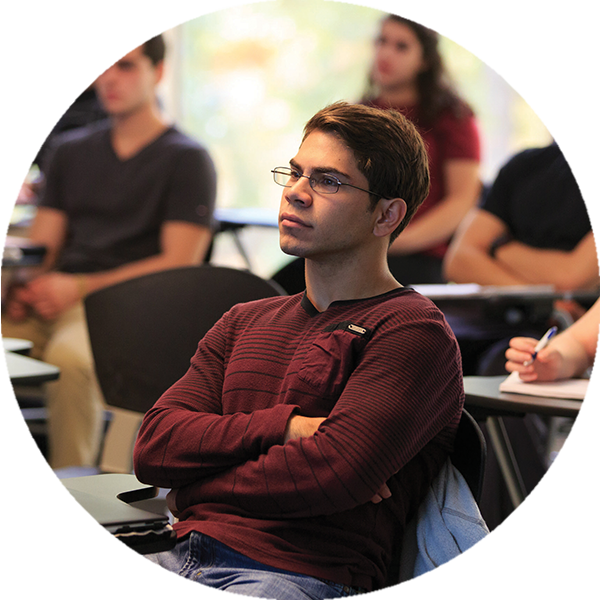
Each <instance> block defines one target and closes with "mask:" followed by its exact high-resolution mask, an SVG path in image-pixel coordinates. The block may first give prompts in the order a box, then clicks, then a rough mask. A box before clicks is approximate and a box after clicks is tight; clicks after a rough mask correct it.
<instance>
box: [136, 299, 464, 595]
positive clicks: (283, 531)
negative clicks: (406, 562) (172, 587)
mask: <svg viewBox="0 0 600 600" xmlns="http://www.w3.org/2000/svg"><path fill="white" fill-rule="evenodd" d="M463 401H464V393H463V383H462V374H461V362H460V354H459V350H458V346H457V343H456V340H455V338H454V335H453V334H452V332H451V330H450V328H449V327H448V325H447V323H446V322H445V320H444V318H443V316H442V314H441V313H440V311H439V310H438V309H437V308H436V307H435V306H434V305H433V303H431V302H430V301H429V300H428V299H426V298H424V297H422V296H421V295H419V294H418V293H417V292H415V291H413V290H410V289H407V288H401V289H398V290H394V291H392V292H388V293H387V294H384V295H381V296H378V297H375V298H368V299H364V300H352V301H342V302H334V303H333V304H332V305H331V306H330V307H329V308H328V309H327V310H326V311H324V312H322V313H319V312H318V311H317V310H316V309H315V308H314V307H313V306H312V305H311V303H310V301H309V300H308V298H307V297H306V296H304V295H302V294H299V295H296V296H288V297H276V298H270V299H266V300H260V301H257V302H251V303H247V304H242V305H238V306H235V307H234V308H233V309H232V310H231V311H229V312H228V313H226V314H225V315H224V316H223V318H222V319H221V320H220V321H219V322H218V323H217V324H216V325H215V326H214V327H213V329H212V330H211V331H209V332H208V333H207V334H206V336H205V337H204V339H203V340H202V341H201V342H200V344H199V346H198V350H197V352H196V354H195V356H194V357H193V358H192V361H191V366H190V369H189V371H188V372H187V374H186V375H185V376H184V377H183V378H182V379H180V380H179V381H178V382H177V383H175V385H173V386H172V387H171V388H170V389H169V390H168V391H167V392H165V394H164V395H163V396H162V397H161V398H160V399H159V400H158V402H157V403H156V404H155V406H154V407H153V408H152V409H151V410H150V411H149V412H148V413H147V414H146V416H145V418H144V421H143V424H142V427H141V429H140V433H139V435H138V439H137V442H136V446H135V451H134V464H135V470H136V474H137V476H138V478H139V479H140V480H141V481H143V482H146V483H149V484H153V485H157V486H160V487H167V488H179V493H178V496H177V507H178V509H179V511H180V512H181V515H180V521H179V523H177V524H176V526H175V528H176V530H177V533H178V535H179V536H183V535H186V534H187V533H189V532H190V531H192V530H196V531H200V532H202V533H204V534H206V535H209V536H211V537H213V538H215V539H217V540H219V541H221V542H222V543H224V544H226V545H227V546H229V547H231V548H233V549H235V550H237V551H238V552H241V553H242V554H244V555H246V556H248V557H250V558H253V559H254V560H258V561H260V562H262V563H264V564H268V565H271V566H273V567H276V568H281V569H286V570H290V571H295V572H298V573H304V574H307V575H312V576H314V577H320V578H323V579H329V580H332V581H335V582H337V583H343V584H347V585H352V586H358V587H363V588H366V589H367V590H372V589H376V588H379V587H381V586H382V585H383V584H384V582H385V580H386V575H387V569H388V567H389V563H390V557H391V552H392V547H393V545H394V544H397V543H399V542H398V539H399V536H400V535H401V533H402V530H403V527H404V524H405V522H406V520H407V518H410V516H411V515H412V513H413V512H414V510H415V509H416V507H417V506H418V503H419V502H420V500H421V498H422V497H423V495H424V492H425V490H426V487H427V485H428V484H429V482H430V481H431V480H432V478H433V477H434V476H435V474H436V473H437V471H438V470H439V468H440V466H441V464H442V462H443V461H444V460H445V458H446V456H447V454H448V452H449V451H451V448H452V444H453V440H454V435H455V432H456V427H457V425H458V421H459V419H460V412H461V409H462V405H463ZM294 412H295V413H299V414H302V415H305V416H312V417H327V419H326V420H325V421H324V422H323V423H322V425H321V427H320V428H319V430H318V431H317V433H316V434H315V435H314V436H312V437H311V438H303V439H298V440H293V441H290V442H288V443H286V444H285V445H284V443H283V439H284V432H285V429H286V424H287V421H288V419H289V417H290V416H291V414H292V413H294ZM385 482H388V486H389V487H390V489H391V491H392V497H391V498H390V499H388V500H384V501H383V502H381V503H380V504H373V503H372V502H370V499H371V498H372V497H373V495H374V494H375V493H376V492H377V491H378V490H379V489H380V488H381V486H382V485H383V484H384V483H385Z"/></svg>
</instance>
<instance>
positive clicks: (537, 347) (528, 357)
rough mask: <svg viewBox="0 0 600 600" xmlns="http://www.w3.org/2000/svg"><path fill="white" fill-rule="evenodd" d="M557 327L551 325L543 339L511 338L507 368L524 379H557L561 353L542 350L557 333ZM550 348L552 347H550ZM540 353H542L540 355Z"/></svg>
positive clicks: (507, 352) (529, 380) (507, 354)
mask: <svg viewBox="0 0 600 600" xmlns="http://www.w3.org/2000/svg"><path fill="white" fill-rule="evenodd" d="M556 333H557V328H556V327H551V328H550V329H549V330H548V331H547V332H546V333H545V335H544V336H543V337H542V339H541V340H539V341H538V340H535V339H533V338H526V337H515V338H512V339H511V340H510V347H509V348H508V350H507V351H506V358H507V359H508V362H507V363H506V370H507V371H509V372H513V371H517V372H518V373H519V377H520V378H521V379H522V380H523V381H528V382H531V381H536V380H539V381H551V380H553V379H556V375H557V372H558V368H559V365H560V353H557V352H554V351H550V353H548V352H542V351H543V350H544V349H545V348H546V347H547V345H548V343H549V342H550V340H551V339H552V338H553V337H554V336H555V335H556ZM549 350H550V349H549ZM540 353H542V354H541V355H540Z"/></svg>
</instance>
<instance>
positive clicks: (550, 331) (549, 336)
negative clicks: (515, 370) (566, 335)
mask: <svg viewBox="0 0 600 600" xmlns="http://www.w3.org/2000/svg"><path fill="white" fill-rule="evenodd" d="M557 331H558V327H550V329H548V331H546V333H545V334H544V337H542V339H541V340H540V341H539V342H538V343H537V344H536V346H535V348H534V350H533V354H532V355H531V360H528V361H525V362H524V363H523V366H525V367H528V366H529V365H532V364H533V361H534V360H535V359H536V358H537V355H538V352H540V350H543V349H544V348H545V347H546V346H547V345H548V342H549V341H550V340H551V339H552V338H553V337H554V336H555V335H556V332H557Z"/></svg>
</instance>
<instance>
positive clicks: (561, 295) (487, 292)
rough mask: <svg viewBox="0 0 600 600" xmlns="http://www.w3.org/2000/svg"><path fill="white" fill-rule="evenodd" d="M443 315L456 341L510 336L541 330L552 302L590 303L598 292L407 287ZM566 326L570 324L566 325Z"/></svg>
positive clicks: (544, 287) (551, 288) (474, 286)
mask: <svg viewBox="0 0 600 600" xmlns="http://www.w3.org/2000/svg"><path fill="white" fill-rule="evenodd" d="M411 287H412V288H413V289H415V290H416V291H417V292H419V293H420V294H422V295H423V296H426V297H427V298H429V299H430V300H432V301H433V302H434V303H435V304H436V305H437V306H438V307H439V308H440V310H441V311H442V312H443V313H444V314H445V316H446V320H447V321H448V323H449V325H450V327H451V328H452V330H453V331H454V334H455V335H456V337H457V338H459V339H460V338H466V339H468V338H473V339H477V338H480V339H481V338H484V339H488V338H494V337H503V336H505V335H506V336H509V337H512V335H515V334H514V331H515V328H519V327H523V326H528V325H529V326H530V325H532V324H536V323H537V324H539V325H540V328H544V327H545V326H546V324H547V320H548V318H549V317H550V316H551V315H552V313H553V310H554V302H555V301H556V300H575V301H577V302H581V303H584V304H586V303H587V304H590V305H591V304H593V303H594V302H595V301H596V300H597V299H598V297H599V296H600V290H599V289H593V290H563V291H561V290H557V289H555V287H554V286H553V285H512V286H511V285H508V286H498V285H487V286H484V285H477V284H472V283H465V284H453V283H449V284H440V285H438V284H435V285H433V284H432V285H430V284H423V285H413V286H411ZM569 324H570V323H569Z"/></svg>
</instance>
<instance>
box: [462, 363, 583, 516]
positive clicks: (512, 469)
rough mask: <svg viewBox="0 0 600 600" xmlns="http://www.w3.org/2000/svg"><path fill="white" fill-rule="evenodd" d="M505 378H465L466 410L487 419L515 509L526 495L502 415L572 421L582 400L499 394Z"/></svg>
mask: <svg viewBox="0 0 600 600" xmlns="http://www.w3.org/2000/svg"><path fill="white" fill-rule="evenodd" d="M506 377H507V376H506V375H500V376H498V377H474V376H473V377H465V378H464V386H465V408H466V409H467V410H468V411H469V412H471V413H472V414H473V416H474V417H475V418H478V417H479V418H481V417H482V416H486V417H487V418H486V425H487V429H488V433H489V435H490V440H491V445H492V448H493V450H494V454H495V455H496V458H497V459H498V464H499V466H500V471H501V473H502V477H503V479H504V482H505V483H506V487H507V489H508V493H509V496H510V498H511V501H512V504H513V506H514V507H515V508H516V507H517V506H519V504H521V502H523V500H524V499H525V496H526V491H525V485H524V483H523V478H522V476H521V472H520V470H519V465H518V464H517V461H516V458H515V455H514V452H513V449H512V446H511V443H510V439H509V437H508V434H507V432H506V429H505V427H504V423H503V421H502V415H514V416H519V415H521V416H522V415H524V414H527V413H534V414H539V415H547V416H553V417H571V418H575V417H576V416H577V415H578V414H579V409H580V408H581V400H569V399H565V398H547V397H542V396H529V395H526V394H509V393H506V392H501V391H500V389H499V386H500V383H501V382H502V381H504V379H506Z"/></svg>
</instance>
